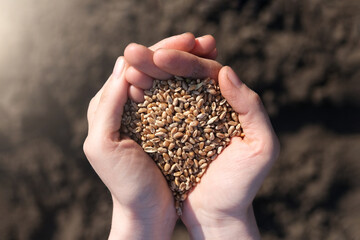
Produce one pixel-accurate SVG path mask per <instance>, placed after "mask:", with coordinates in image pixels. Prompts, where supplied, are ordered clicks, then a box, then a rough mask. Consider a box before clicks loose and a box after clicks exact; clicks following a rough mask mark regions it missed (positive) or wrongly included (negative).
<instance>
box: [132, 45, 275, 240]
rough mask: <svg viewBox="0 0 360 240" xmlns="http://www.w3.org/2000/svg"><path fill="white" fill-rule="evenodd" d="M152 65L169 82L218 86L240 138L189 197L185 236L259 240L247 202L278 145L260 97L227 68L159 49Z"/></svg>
mask: <svg viewBox="0 0 360 240" xmlns="http://www.w3.org/2000/svg"><path fill="white" fill-rule="evenodd" d="M125 57H126V55H125ZM151 62H152V63H153V64H154V65H155V66H156V67H157V68H158V69H160V70H161V71H163V72H165V73H166V74H168V75H169V76H171V75H177V76H185V77H192V78H203V77H212V78H214V79H216V80H218V82H219V85H220V90H221V93H222V95H223V96H224V97H225V98H226V99H227V101H228V103H229V104H230V105H231V106H232V107H233V109H234V110H235V111H236V112H237V113H238V114H239V119H240V122H241V124H242V128H243V130H244V133H245V137H244V138H240V137H234V138H232V140H231V143H230V145H229V146H228V147H227V148H226V149H225V150H224V151H223V152H222V153H221V154H220V155H219V156H218V157H217V158H216V160H214V161H213V162H212V163H211V164H210V166H209V168H208V170H207V171H206V173H205V174H204V175H203V177H202V179H201V182H200V183H199V184H198V185H197V186H196V187H195V188H194V189H193V190H192V191H191V192H190V193H189V195H188V198H187V200H186V201H185V204H184V209H183V215H182V220H183V222H184V223H185V225H186V226H187V228H188V230H189V232H190V235H191V236H192V238H193V239H204V238H206V239H239V238H244V239H256V238H259V233H258V229H257V226H256V221H255V218H254V215H253V210H252V201H253V199H254V197H255V195H256V193H257V191H258V190H259V188H260V186H261V184H262V182H263V181H264V179H265V177H266V175H267V173H268V172H269V170H270V168H271V166H272V164H273V162H274V161H275V159H276V158H277V156H278V153H279V143H278V139H277V137H276V135H275V133H274V131H273V128H272V126H271V123H270V120H269V118H268V116H267V113H266V111H265V109H264V107H263V105H262V103H261V100H260V98H259V96H258V95H257V94H256V93H255V92H253V91H252V90H251V89H249V88H248V87H247V86H246V85H245V84H244V83H243V82H242V81H240V79H239V78H238V77H237V76H236V74H235V72H234V71H233V70H232V69H231V68H230V67H222V66H221V64H219V63H217V62H215V61H214V60H212V59H206V58H202V57H198V56H195V55H193V54H190V53H186V52H183V51H180V50H174V49H158V50H156V51H155V52H154V53H152V60H151ZM138 70H140V69H139V68H138ZM164 78H165V77H164Z"/></svg>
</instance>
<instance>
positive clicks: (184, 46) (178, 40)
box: [149, 33, 195, 52]
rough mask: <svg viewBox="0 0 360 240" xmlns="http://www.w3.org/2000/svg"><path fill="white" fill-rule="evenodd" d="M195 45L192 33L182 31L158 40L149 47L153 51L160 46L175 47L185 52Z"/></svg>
mask: <svg viewBox="0 0 360 240" xmlns="http://www.w3.org/2000/svg"><path fill="white" fill-rule="evenodd" d="M194 46H195V37H194V35H193V34H192V33H183V34H180V35H176V36H172V37H169V38H165V39H164V40H161V41H160V42H158V43H156V44H154V45H153V46H151V47H149V49H150V50H152V51H155V50H157V49H160V48H169V49H177V50H181V51H185V52H189V51H191V49H193V48H194Z"/></svg>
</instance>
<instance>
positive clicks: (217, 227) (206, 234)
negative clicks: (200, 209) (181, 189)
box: [185, 206, 260, 240]
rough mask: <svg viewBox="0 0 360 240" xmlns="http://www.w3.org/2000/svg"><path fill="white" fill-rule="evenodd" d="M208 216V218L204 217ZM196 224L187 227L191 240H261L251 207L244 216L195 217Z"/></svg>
mask: <svg viewBox="0 0 360 240" xmlns="http://www.w3.org/2000/svg"><path fill="white" fill-rule="evenodd" d="M204 216H206V217H204ZM194 218H195V219H196V222H195V223H193V224H191V225H189V226H188V225H187V224H186V223H185V225H186V226H187V229H188V231H189V234H190V237H191V239H194V240H198V239H249V240H250V239H251V240H254V239H260V233H259V230H258V227H257V224H256V220H255V216H254V211H253V209H252V206H250V207H249V208H248V209H247V211H246V212H244V213H243V214H237V215H235V214H231V215H230V214H229V215H217V216H214V215H210V214H207V213H206V214H203V215H202V216H194Z"/></svg>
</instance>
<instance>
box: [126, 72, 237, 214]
mask: <svg viewBox="0 0 360 240" xmlns="http://www.w3.org/2000/svg"><path fill="white" fill-rule="evenodd" d="M144 98H145V101H144V102H143V103H139V104H136V103H135V102H133V101H128V102H127V103H126V105H125V111H124V114H123V117H122V124H121V131H122V132H124V133H125V134H127V135H128V136H129V137H130V138H132V139H133V140H135V141H136V142H137V143H138V144H140V146H142V148H143V149H144V151H145V152H147V153H148V154H149V155H150V156H151V158H152V159H153V160H154V161H155V162H156V164H157V165H158V167H159V168H160V170H161V172H162V173H163V174H164V176H165V178H166V180H167V182H168V184H169V187H170V189H171V190H172V192H173V195H174V198H175V208H176V211H177V214H178V215H181V208H182V202H183V201H184V200H185V199H186V197H187V193H188V192H189V190H190V189H191V188H192V187H194V186H195V185H196V184H197V183H199V182H200V179H201V177H202V176H203V174H204V173H205V171H206V169H207V167H208V166H209V164H210V163H211V161H212V160H214V159H215V158H216V157H217V155H218V154H220V153H221V151H222V150H223V149H224V148H225V147H226V146H227V145H228V144H229V143H230V138H231V137H235V136H240V137H244V133H243V131H242V128H241V125H240V122H239V119H238V114H237V113H235V112H234V111H233V109H232V108H231V106H230V105H229V104H228V103H227V101H226V99H224V98H223V97H222V95H221V93H220V88H219V86H218V85H216V82H215V81H214V80H213V79H209V78H207V79H205V80H200V79H197V80H191V79H183V78H181V77H175V78H174V79H170V80H167V81H164V80H155V81H154V84H153V87H152V88H151V89H150V90H146V91H145V97H144Z"/></svg>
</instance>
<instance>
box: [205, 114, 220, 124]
mask: <svg viewBox="0 0 360 240" xmlns="http://www.w3.org/2000/svg"><path fill="white" fill-rule="evenodd" d="M217 119H218V116H215V117H212V118H210V120H209V121H208V122H207V123H206V124H207V125H210V124H213V123H214V122H215V121H216V120H217Z"/></svg>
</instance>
